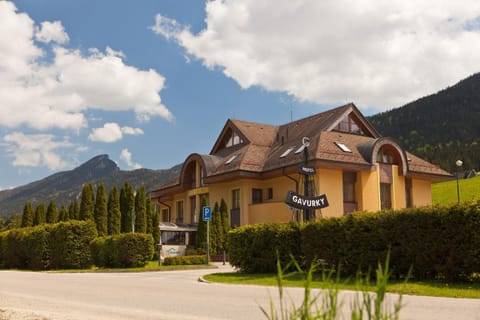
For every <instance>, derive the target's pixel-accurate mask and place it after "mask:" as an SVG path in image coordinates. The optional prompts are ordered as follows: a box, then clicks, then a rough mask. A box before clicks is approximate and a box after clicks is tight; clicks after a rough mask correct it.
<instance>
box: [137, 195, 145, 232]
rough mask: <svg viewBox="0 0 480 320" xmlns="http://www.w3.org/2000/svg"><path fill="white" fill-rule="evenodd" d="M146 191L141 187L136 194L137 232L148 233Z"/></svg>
mask: <svg viewBox="0 0 480 320" xmlns="http://www.w3.org/2000/svg"><path fill="white" fill-rule="evenodd" d="M146 193H147V191H146V189H145V186H141V187H140V188H139V189H138V190H137V193H136V194H135V232H139V233H146V232H147V211H146Z"/></svg>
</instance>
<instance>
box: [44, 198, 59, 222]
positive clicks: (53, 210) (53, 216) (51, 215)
mask: <svg viewBox="0 0 480 320" xmlns="http://www.w3.org/2000/svg"><path fill="white" fill-rule="evenodd" d="M57 215H58V213H57V205H56V204H55V201H53V200H50V203H49V204H48V207H47V219H46V220H47V223H55V222H57Z"/></svg>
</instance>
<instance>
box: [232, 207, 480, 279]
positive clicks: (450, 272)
mask: <svg viewBox="0 0 480 320" xmlns="http://www.w3.org/2000/svg"><path fill="white" fill-rule="evenodd" d="M228 243H229V261H230V263H231V264H232V265H234V266H236V267H238V268H240V269H241V270H242V271H245V272H255V273H261V272H272V271H275V261H276V256H275V252H276V251H277V250H278V251H279V252H280V258H281V260H282V262H283V263H286V262H288V261H289V260H290V258H289V256H288V254H289V253H293V254H294V256H295V258H296V259H297V261H299V262H300V263H302V264H308V263H309V262H310V261H312V260H313V259H322V260H324V262H325V263H326V264H327V265H330V266H338V265H340V269H341V270H342V273H344V274H347V275H355V274H356V273H357V272H358V271H359V270H363V271H367V270H368V269H372V270H375V268H376V267H377V264H378V262H379V261H385V257H386V254H387V252H388V251H389V250H390V265H391V270H392V272H393V276H396V277H398V278H402V277H405V276H406V275H407V274H408V272H409V270H410V268H413V269H412V272H413V274H412V275H413V277H414V278H416V279H438V278H443V279H446V280H459V279H460V280H461V279H467V278H469V277H470V276H471V275H472V274H474V273H478V272H479V271H480V202H476V203H466V204H463V205H460V206H458V205H457V206H452V207H423V208H417V209H404V210H399V211H388V212H379V213H356V214H351V215H348V216H345V217H342V218H330V219H321V220H318V221H316V222H311V223H307V224H304V225H302V226H301V227H300V226H297V227H292V225H291V224H290V225H285V224H276V225H275V224H266V225H255V226H246V227H241V228H237V229H235V230H233V231H231V232H230V233H229V235H228Z"/></svg>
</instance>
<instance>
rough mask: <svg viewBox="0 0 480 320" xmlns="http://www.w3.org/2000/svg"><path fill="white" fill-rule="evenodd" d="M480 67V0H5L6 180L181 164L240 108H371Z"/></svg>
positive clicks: (1, 106)
mask: <svg viewBox="0 0 480 320" xmlns="http://www.w3.org/2000/svg"><path fill="white" fill-rule="evenodd" d="M478 71H480V1H478V0H462V5H458V1H455V0H442V1H439V0H416V1H404V0H401V1H400V0H356V1H345V0H324V1H318V0H298V1H291V0H275V1H273V0H263V1H258V0H223V1H221V0H213V1H206V2H204V1H200V0H161V1H160V0H158V1H152V0H137V1H112V0H102V1H71V0H58V1H57V0H35V1H30V0H19V1H4V0H0V150H1V152H0V190H4V189H8V188H13V187H17V186H21V185H24V184H27V183H30V182H33V181H36V180H39V179H42V178H44V177H47V176H49V175H51V174H53V173H55V172H59V171H65V170H71V169H73V168H75V167H77V166H78V165H80V164H82V163H83V162H85V161H88V160H89V159H91V158H92V157H94V156H96V155H99V154H108V155H109V156H110V159H112V160H113V161H115V162H116V163H117V164H118V166H119V167H120V168H121V169H122V170H132V169H138V168H149V169H168V168H170V167H172V166H174V165H176V164H179V163H182V162H183V161H184V160H185V159H186V158H187V157H188V155H190V154H191V153H200V154H208V153H210V151H211V148H212V147H213V144H214V143H215V141H216V139H217V137H218V135H219V134H220V132H221V130H222V128H223V127H224V125H225V123H226V121H227V119H229V118H234V119H240V120H246V121H253V122H260V123H267V124H273V125H281V124H284V123H287V122H289V121H291V120H292V119H293V120H296V119H300V118H303V117H306V116H309V115H313V114H316V113H319V112H322V111H325V110H328V109H330V108H333V107H337V106H340V105H343V104H345V103H349V102H353V103H355V105H356V106H357V107H358V108H359V109H360V111H361V112H362V113H363V114H364V115H372V114H375V113H378V112H382V111H386V110H391V109H393V108H397V107H400V106H402V105H404V104H406V103H408V102H411V101H413V100H415V99H418V98H420V97H423V96H425V95H429V94H432V93H435V92H437V91H439V90H441V89H443V88H445V87H447V86H451V85H453V84H455V83H456V82H458V81H460V80H461V79H463V78H466V77H467V76H469V75H472V74H474V73H477V72H478Z"/></svg>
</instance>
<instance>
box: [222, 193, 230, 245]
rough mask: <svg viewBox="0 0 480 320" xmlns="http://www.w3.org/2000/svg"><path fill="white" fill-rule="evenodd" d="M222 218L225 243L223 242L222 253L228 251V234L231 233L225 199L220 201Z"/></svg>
mask: <svg viewBox="0 0 480 320" xmlns="http://www.w3.org/2000/svg"><path fill="white" fill-rule="evenodd" d="M220 217H221V219H222V227H223V242H222V252H223V251H226V250H227V234H228V232H229V231H230V219H229V218H228V208H227V203H226V202H225V200H224V199H223V198H222V200H221V201H220Z"/></svg>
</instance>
